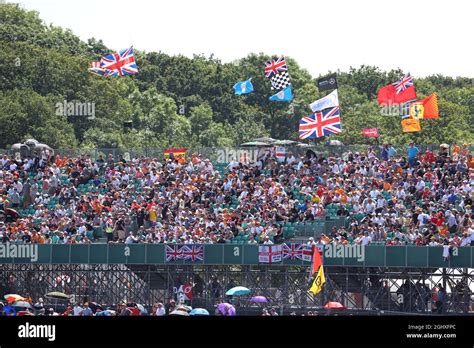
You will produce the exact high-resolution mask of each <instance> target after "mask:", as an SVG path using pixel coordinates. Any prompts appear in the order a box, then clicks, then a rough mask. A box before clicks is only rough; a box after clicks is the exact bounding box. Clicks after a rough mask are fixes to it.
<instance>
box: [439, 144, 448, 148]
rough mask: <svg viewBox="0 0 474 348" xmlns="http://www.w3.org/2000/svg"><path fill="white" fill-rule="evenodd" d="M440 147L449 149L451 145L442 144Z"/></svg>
mask: <svg viewBox="0 0 474 348" xmlns="http://www.w3.org/2000/svg"><path fill="white" fill-rule="evenodd" d="M439 147H444V148H448V147H449V145H448V144H441V145H440V146H439Z"/></svg>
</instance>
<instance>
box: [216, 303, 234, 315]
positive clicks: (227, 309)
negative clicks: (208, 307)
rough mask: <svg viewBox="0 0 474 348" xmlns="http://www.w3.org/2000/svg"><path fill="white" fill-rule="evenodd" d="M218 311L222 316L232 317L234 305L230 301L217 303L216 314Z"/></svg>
mask: <svg viewBox="0 0 474 348" xmlns="http://www.w3.org/2000/svg"><path fill="white" fill-rule="evenodd" d="M217 313H220V314H222V315H223V316H227V317H233V316H235V307H234V306H232V305H231V304H230V303H227V302H224V303H220V304H219V305H217V310H216V314H217Z"/></svg>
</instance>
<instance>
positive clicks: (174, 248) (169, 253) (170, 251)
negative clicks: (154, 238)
mask: <svg viewBox="0 0 474 348" xmlns="http://www.w3.org/2000/svg"><path fill="white" fill-rule="evenodd" d="M165 254H166V262H170V261H176V260H182V259H183V251H182V248H181V247H180V246H179V245H166V250H165Z"/></svg>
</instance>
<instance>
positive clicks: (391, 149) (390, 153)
mask: <svg viewBox="0 0 474 348" xmlns="http://www.w3.org/2000/svg"><path fill="white" fill-rule="evenodd" d="M396 154H397V150H395V148H394V147H393V145H392V144H388V159H391V158H392V157H394V156H395V155H396Z"/></svg>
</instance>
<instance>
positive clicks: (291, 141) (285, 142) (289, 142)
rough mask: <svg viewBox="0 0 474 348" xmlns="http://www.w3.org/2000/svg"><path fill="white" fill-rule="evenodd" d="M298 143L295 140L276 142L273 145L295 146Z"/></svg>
mask: <svg viewBox="0 0 474 348" xmlns="http://www.w3.org/2000/svg"><path fill="white" fill-rule="evenodd" d="M296 143H297V142H296V141H294V140H275V141H274V142H273V143H272V145H293V144H296Z"/></svg>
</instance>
